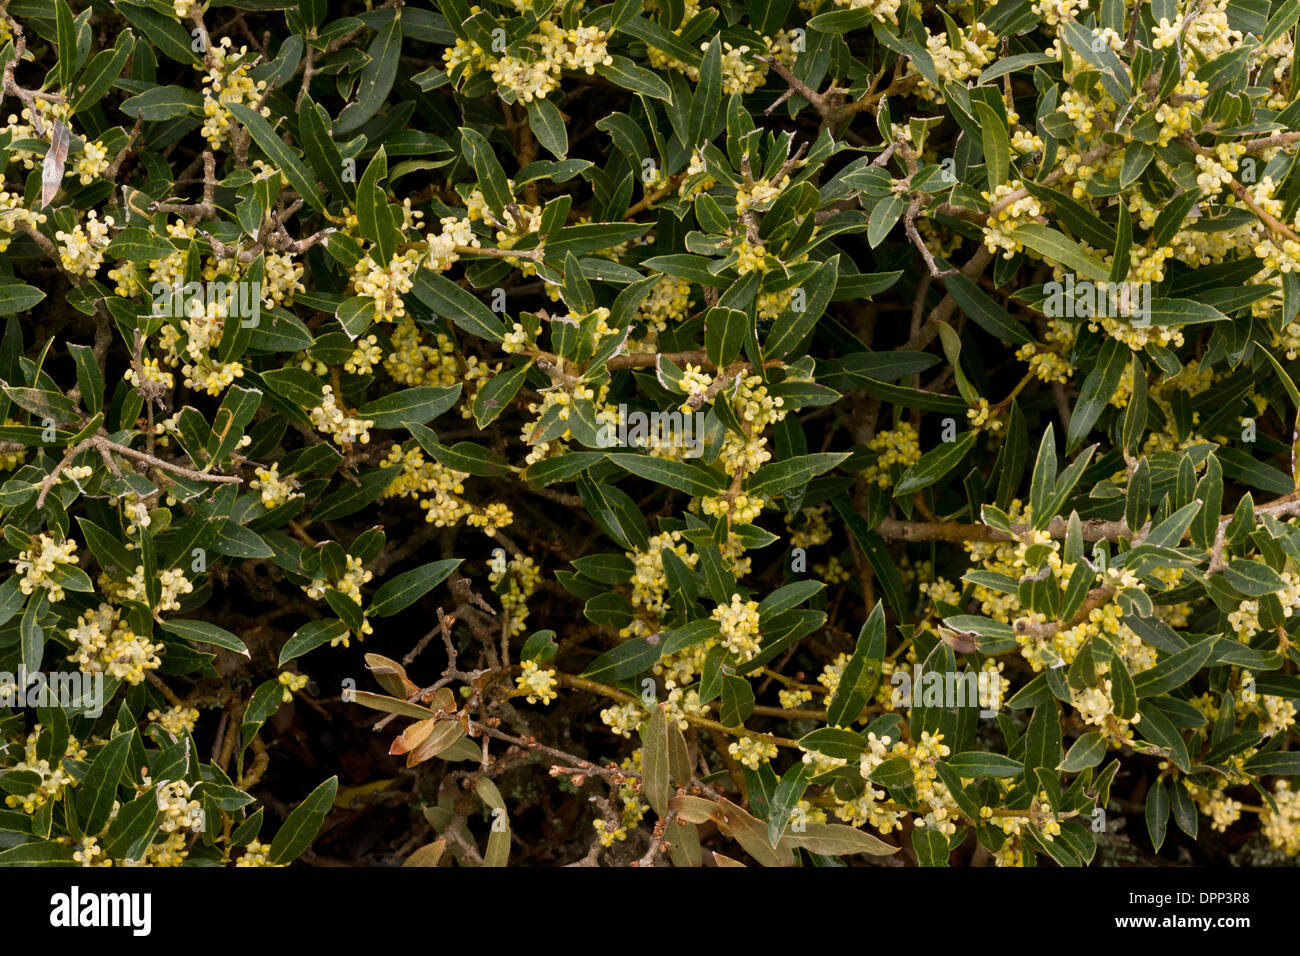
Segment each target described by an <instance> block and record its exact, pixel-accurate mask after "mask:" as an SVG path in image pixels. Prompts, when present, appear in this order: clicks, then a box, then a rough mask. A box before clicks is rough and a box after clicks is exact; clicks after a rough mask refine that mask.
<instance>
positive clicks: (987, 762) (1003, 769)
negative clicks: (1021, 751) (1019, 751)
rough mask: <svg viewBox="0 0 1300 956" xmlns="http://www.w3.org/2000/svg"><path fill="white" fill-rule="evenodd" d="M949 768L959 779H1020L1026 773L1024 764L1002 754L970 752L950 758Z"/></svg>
mask: <svg viewBox="0 0 1300 956" xmlns="http://www.w3.org/2000/svg"><path fill="white" fill-rule="evenodd" d="M948 766H949V767H951V768H952V769H953V770H954V771H956V773H957V775H958V776H959V777H963V778H966V779H975V778H977V777H1018V776H1020V774H1022V773H1024V770H1025V767H1024V764H1022V763H1020V761H1018V760H1012V759H1011V758H1010V757H1004V756H1003V755H1002V754H995V753H978V752H975V751H969V752H967V753H960V754H956V755H954V756H952V757H949V758H948Z"/></svg>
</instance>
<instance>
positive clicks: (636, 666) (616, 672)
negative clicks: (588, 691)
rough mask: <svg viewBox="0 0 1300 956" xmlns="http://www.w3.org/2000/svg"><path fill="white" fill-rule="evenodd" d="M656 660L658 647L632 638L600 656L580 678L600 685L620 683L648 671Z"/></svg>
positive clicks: (643, 639)
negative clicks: (611, 682) (613, 682)
mask: <svg viewBox="0 0 1300 956" xmlns="http://www.w3.org/2000/svg"><path fill="white" fill-rule="evenodd" d="M657 660H659V645H658V644H651V643H649V642H647V641H646V639H645V638H643V637H634V638H631V639H630V640H626V641H624V642H623V643H622V644H619V645H618V646H617V647H615V648H614V649H613V650H610V651H606V652H605V653H604V654H601V655H600V656H599V657H597V658H596V659H595V660H594V661H592V662H591V665H590V666H589V667H588V668H587V669H586V670H585V671H583V672H582V676H583V677H585V678H587V679H588V680H594V681H599V682H601V683H608V682H610V681H620V680H624V679H626V678H628V677H635V676H636V675H637V674H640V673H642V672H643V671H646V670H649V669H650V668H651V667H652V666H653V665H654V663H655V661H657Z"/></svg>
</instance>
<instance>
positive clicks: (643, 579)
mask: <svg viewBox="0 0 1300 956" xmlns="http://www.w3.org/2000/svg"><path fill="white" fill-rule="evenodd" d="M665 549H666V550H670V551H672V552H673V553H674V554H676V555H677V556H678V557H679V558H681V559H682V562H683V563H684V564H685V565H686V566H687V567H688V568H692V569H694V567H695V565H696V564H698V563H699V560H700V556H699V555H698V554H689V553H687V552H688V549H687V546H686V543H685V542H684V541H683V540H682V536H681V533H680V532H677V531H665V532H663V533H662V534H657V535H655V536H654V537H652V538H651V539H650V541H649V543H648V545H647V546H646V550H645V551H629V552H628V553H627V556H628V558H630V559H631V561H632V566H633V572H632V607H633V608H635V609H636V611H637V612H638V613H637V615H636V617H634V618H633V620H632V623H631V625H629V626H628V627H626V628H624V629H623V630H621V631H620V632H619V634H620V635H621V636H623V637H646V636H647V635H650V634H653V633H654V632H655V631H656V630H657V629H658V628H657V624H658V618H659V616H660V615H661V614H663V613H664V612H665V611H666V610H667V609H668V608H667V605H666V604H665V601H666V599H667V592H668V579H667V577H666V576H665V575H664V562H663V554H662V552H663V551H664V550H665ZM647 617H649V618H650V619H651V620H652V621H653V622H654V625H655V626H651V623H650V622H648V621H647V620H646V619H645V618H647Z"/></svg>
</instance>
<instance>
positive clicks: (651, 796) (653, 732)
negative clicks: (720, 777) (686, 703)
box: [641, 704, 672, 817]
mask: <svg viewBox="0 0 1300 956" xmlns="http://www.w3.org/2000/svg"><path fill="white" fill-rule="evenodd" d="M641 741H642V744H641V748H642V749H641V780H642V785H643V788H644V791H645V798H646V802H647V803H649V804H650V806H651V808H652V809H653V810H654V812H655V813H657V814H659V816H661V817H662V816H665V815H666V814H667V813H668V799H669V797H670V796H672V789H671V786H670V783H669V769H668V710H667V705H665V704H660V705H658V706H657V707H655V708H654V709H653V710H652V711H650V716H649V718H647V720H646V723H645V727H644V729H643V730H642V731H641Z"/></svg>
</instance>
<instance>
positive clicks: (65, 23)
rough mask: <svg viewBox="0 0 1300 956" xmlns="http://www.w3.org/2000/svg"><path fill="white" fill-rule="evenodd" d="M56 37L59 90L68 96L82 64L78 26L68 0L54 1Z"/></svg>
mask: <svg viewBox="0 0 1300 956" xmlns="http://www.w3.org/2000/svg"><path fill="white" fill-rule="evenodd" d="M54 35H55V38H56V40H57V43H58V45H57V47H56V52H57V54H58V58H59V88H60V89H62V90H63V92H64V93H65V94H67V93H68V92H70V90H71V87H72V78H73V77H74V76H75V75H76V73H77V67H78V66H79V65H80V64H78V63H77V25H76V23H75V22H74V20H73V17H72V9H71V8H70V7H69V6H68V4H67V2H66V0H54Z"/></svg>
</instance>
